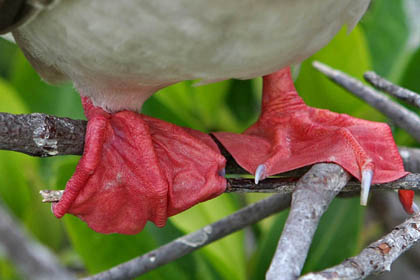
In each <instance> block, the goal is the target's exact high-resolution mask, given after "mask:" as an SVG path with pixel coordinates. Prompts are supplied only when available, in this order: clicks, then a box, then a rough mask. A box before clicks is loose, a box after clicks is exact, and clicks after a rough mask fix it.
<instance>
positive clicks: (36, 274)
mask: <svg viewBox="0 0 420 280" xmlns="http://www.w3.org/2000/svg"><path fill="white" fill-rule="evenodd" d="M0 245H1V246H2V248H4V249H5V251H6V253H7V255H8V256H9V258H10V260H11V261H12V262H13V263H14V264H15V265H16V266H17V267H18V268H19V270H20V271H21V272H22V273H23V274H24V276H25V279H34V280H47V279H63V280H66V279H75V278H74V277H73V276H72V275H71V274H70V273H69V272H68V271H66V270H65V269H64V268H62V267H61V265H60V264H59V263H58V262H57V261H56V259H57V258H56V257H55V256H54V255H53V254H52V253H51V252H50V251H49V250H48V249H47V248H46V247H44V246H42V245H41V244H40V243H38V242H36V241H34V240H32V239H31V238H30V237H29V236H27V234H26V233H25V231H24V229H23V228H22V227H21V225H19V224H17V223H16V222H15V221H14V218H13V217H12V216H11V215H10V214H9V213H8V212H7V210H6V209H5V208H4V207H3V206H2V204H1V202H0Z"/></svg>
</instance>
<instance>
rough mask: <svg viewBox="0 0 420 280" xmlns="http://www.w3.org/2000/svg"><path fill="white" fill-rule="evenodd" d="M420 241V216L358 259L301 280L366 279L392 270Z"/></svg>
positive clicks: (399, 226) (370, 246)
mask: <svg viewBox="0 0 420 280" xmlns="http://www.w3.org/2000/svg"><path fill="white" fill-rule="evenodd" d="M419 240H420V214H417V215H415V216H412V217H411V218H410V219H408V220H407V221H405V222H404V223H402V224H400V225H398V226H396V227H395V228H394V230H393V231H392V232H390V233H389V234H387V235H385V236H384V237H382V238H381V239H379V240H378V241H376V242H374V243H372V244H370V245H369V246H368V247H366V248H365V249H364V250H363V251H362V252H361V253H360V254H359V255H357V256H355V257H352V258H350V259H347V260H345V261H344V262H343V263H341V264H339V265H337V266H334V267H331V268H328V269H326V270H323V271H321V272H317V273H309V274H307V275H305V276H303V277H301V278H299V279H301V280H327V279H363V278H365V277H367V276H368V275H370V274H372V273H380V272H385V271H390V270H391V264H392V263H393V262H394V261H395V260H396V259H397V258H398V257H399V256H400V255H401V254H402V253H404V252H405V251H407V250H408V249H410V248H411V247H412V246H413V245H414V244H416V243H417V242H418V241H419Z"/></svg>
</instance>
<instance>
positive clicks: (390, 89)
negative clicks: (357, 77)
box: [364, 71, 420, 108]
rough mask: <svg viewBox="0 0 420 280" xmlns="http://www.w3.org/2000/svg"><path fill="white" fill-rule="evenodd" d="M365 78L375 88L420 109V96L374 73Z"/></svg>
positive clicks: (366, 75)
mask: <svg viewBox="0 0 420 280" xmlns="http://www.w3.org/2000/svg"><path fill="white" fill-rule="evenodd" d="M364 78H365V80H366V81H367V82H369V83H370V84H371V85H372V86H374V87H375V88H377V89H379V90H382V91H384V92H386V93H389V94H391V95H392V96H395V97H397V98H399V99H401V100H404V101H405V102H407V103H410V104H411V105H413V106H416V107H417V108H420V95H419V94H417V93H415V92H413V91H411V90H409V89H406V88H403V87H400V86H397V85H395V84H393V83H391V82H390V81H388V80H386V79H384V78H382V77H381V76H379V75H378V74H376V73H375V72H373V71H369V72H366V73H365V74H364Z"/></svg>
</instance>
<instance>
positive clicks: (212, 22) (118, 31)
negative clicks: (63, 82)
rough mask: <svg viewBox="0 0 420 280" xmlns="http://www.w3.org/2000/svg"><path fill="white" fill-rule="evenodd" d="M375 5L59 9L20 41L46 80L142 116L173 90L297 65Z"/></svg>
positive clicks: (128, 4)
mask: <svg viewBox="0 0 420 280" xmlns="http://www.w3.org/2000/svg"><path fill="white" fill-rule="evenodd" d="M369 1H370V0H231V1H220V0H212V1H208V0H194V1H191V0H154V1H150V0H143V1H142V0H138V1H134V0H119V1H111V0H109V1H108V0H90V1H86V0H71V1H68V0H63V1H61V2H60V4H59V5H57V6H56V7H54V8H53V9H52V10H50V11H47V12H44V13H42V14H41V15H40V16H39V17H38V18H36V19H35V20H34V21H32V22H31V23H30V24H28V25H25V26H24V27H22V28H20V29H19V30H18V31H17V32H16V33H15V36H16V38H17V41H18V43H19V44H20V45H21V47H22V48H23V49H25V50H26V52H27V53H29V54H30V56H31V58H32V60H34V61H38V62H41V64H42V65H41V67H38V70H39V72H41V73H40V74H41V75H42V76H43V77H44V78H46V79H47V80H48V79H49V80H50V81H52V82H54V80H56V79H57V77H58V76H57V75H51V73H48V72H49V71H50V72H51V70H52V69H53V70H54V71H53V72H59V73H61V74H62V75H63V76H64V77H65V78H68V79H71V80H73V82H74V83H75V86H76V87H77V88H78V89H79V91H80V92H81V94H83V95H89V96H91V97H92V98H93V100H94V102H95V103H96V104H98V105H100V106H102V107H104V108H107V109H109V110H112V111H115V110H120V109H138V108H139V107H140V106H141V104H142V103H143V102H144V100H145V99H146V98H147V97H148V96H150V95H151V94H152V93H153V92H154V91H156V90H157V89H159V88H162V87H164V86H166V85H169V84H172V83H175V82H177V81H182V80H192V79H201V80H202V81H203V82H211V81H218V80H225V79H229V78H239V79H247V78H253V77H256V76H261V75H264V74H268V73H271V72H274V71H276V70H278V69H280V68H282V67H284V66H286V65H290V64H292V63H296V62H299V61H301V60H303V59H305V58H306V57H308V56H310V55H311V54H313V53H314V52H316V51H317V50H318V49H320V48H321V47H322V46H324V45H325V44H326V43H327V42H328V41H329V40H330V39H331V38H332V37H333V36H334V34H336V32H337V31H338V30H339V29H340V28H341V26H342V25H343V24H346V23H347V24H349V25H354V24H355V23H356V22H357V21H358V20H359V19H360V17H361V15H362V14H363V13H364V11H365V10H366V7H367V5H368V3H369ZM38 66H39V63H38Z"/></svg>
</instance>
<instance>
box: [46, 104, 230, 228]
mask: <svg viewBox="0 0 420 280" xmlns="http://www.w3.org/2000/svg"><path fill="white" fill-rule="evenodd" d="M82 103H83V106H84V109H85V113H86V116H87V119H88V126H87V130H86V138H85V148H84V154H83V156H82V158H81V160H80V162H79V164H78V166H77V168H76V172H75V174H74V175H73V177H72V178H71V179H70V180H69V181H68V183H67V185H66V189H65V191H64V194H63V197H62V199H61V200H60V201H59V202H58V203H56V204H55V205H53V212H54V214H55V215H56V216H57V217H62V216H63V215H64V214H66V213H71V214H73V215H76V216H78V217H80V218H81V219H82V220H84V221H86V222H87V223H88V225H89V226H90V227H91V228H92V229H94V230H95V231H98V232H102V233H112V232H118V233H125V234H134V233H138V232H139V231H140V230H141V229H142V228H143V227H144V225H145V224H146V222H147V221H148V220H149V221H152V222H153V223H155V224H156V225H157V226H164V225H165V222H166V219H167V217H168V216H171V215H174V214H177V213H179V212H181V211H183V210H185V209H187V208H190V207H191V206H193V205H195V204H197V203H199V202H202V201H205V200H207V199H210V198H213V197H215V196H217V195H219V194H220V193H222V192H223V191H224V190H225V187H226V181H225V179H224V178H223V177H222V176H221V175H220V174H222V173H223V169H224V166H225V159H224V157H223V156H222V155H221V154H220V152H219V150H218V148H217V145H216V144H215V143H214V142H213V140H212V139H211V138H210V136H208V135H207V134H205V133H202V132H199V131H195V130H192V129H187V128H182V127H179V126H176V125H173V124H170V123H166V122H164V121H161V120H158V119H155V118H151V117H147V116H144V115H141V114H138V113H135V112H131V111H121V112H118V113H115V114H109V113H107V112H105V111H104V110H102V109H101V108H99V107H95V106H94V105H93V104H92V103H91V102H90V100H89V99H88V98H82Z"/></svg>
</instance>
